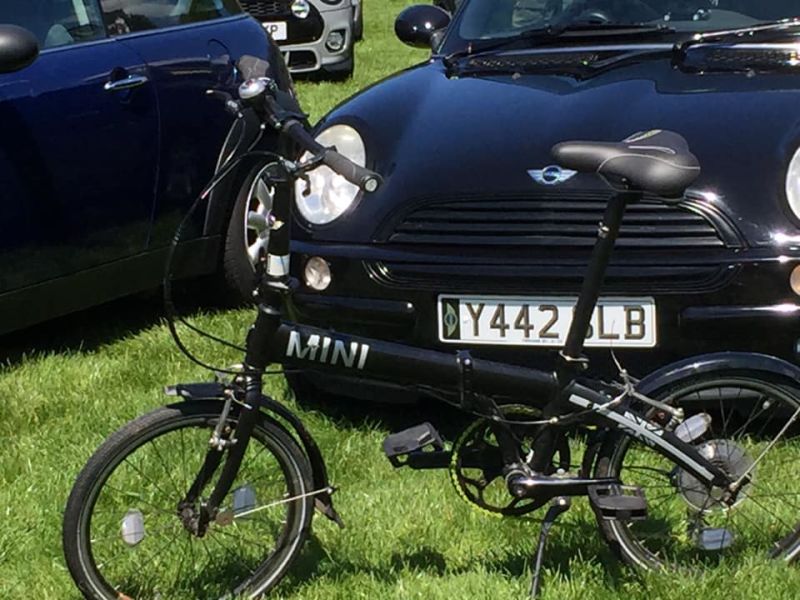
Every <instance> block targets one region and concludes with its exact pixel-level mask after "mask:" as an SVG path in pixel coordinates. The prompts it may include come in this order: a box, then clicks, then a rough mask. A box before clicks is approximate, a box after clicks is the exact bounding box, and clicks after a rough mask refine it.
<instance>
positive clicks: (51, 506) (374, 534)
mask: <svg viewBox="0 0 800 600" xmlns="http://www.w3.org/2000/svg"><path fill="white" fill-rule="evenodd" d="M405 4H407V2H404V1H400V0H369V2H367V7H366V9H367V10H366V24H367V30H366V40H365V41H364V42H363V43H362V44H361V45H360V46H359V47H358V55H357V75H356V78H355V79H354V80H352V81H350V82H346V83H343V84H335V85H334V84H326V83H314V82H300V83H298V86H297V87H298V91H299V94H300V96H301V98H302V99H303V103H304V106H305V107H306V109H307V110H309V111H310V112H311V114H312V115H313V117H314V118H317V117H319V116H321V115H322V114H323V113H324V111H325V110H326V109H327V108H328V107H330V106H332V105H334V104H335V103H337V102H339V101H340V100H342V99H344V98H346V97H347V96H348V95H350V94H351V93H353V92H355V91H356V90H357V89H360V88H362V87H363V86H364V85H366V84H368V83H370V82H372V81H375V80H377V79H379V78H380V77H382V76H385V75H386V74H388V73H390V72H392V71H394V70H397V69H399V68H403V67H404V66H407V65H409V64H412V63H413V62H415V61H419V60H422V59H423V58H424V56H425V55H424V53H422V52H419V51H413V50H410V49H408V48H406V47H404V46H402V45H401V44H400V43H399V42H398V41H396V40H395V39H394V37H393V34H392V31H393V29H392V22H393V19H394V16H395V15H396V13H397V12H398V11H399V10H400V9H401V7H402V6H403V5H405ZM158 314H159V308H158V303H157V302H155V301H147V300H142V299H141V298H136V299H131V300H128V301H125V302H122V303H116V304H113V305H110V306H109V307H104V308H100V309H95V310H93V311H87V312H85V313H83V314H80V315H77V316H74V317H70V318H67V319H63V320H61V321H59V322H56V323H51V324H46V325H44V326H40V327H37V328H34V329H31V330H28V331H25V332H21V333H19V334H16V335H13V336H6V337H5V338H2V339H0V347H2V350H0V352H2V355H4V356H6V357H7V363H6V364H5V366H4V367H3V368H2V370H0V397H1V398H2V405H1V406H2V412H1V413H0V443H2V449H0V598H2V599H11V600H17V599H27V598H36V599H45V598H47V599H51V598H52V599H70V598H77V597H78V594H77V592H76V591H75V588H74V587H73V585H72V582H71V579H70V578H69V575H68V573H67V571H66V567H65V565H64V561H63V558H62V555H61V542H60V525H61V517H62V510H63V507H64V504H65V501H66V497H67V495H68V493H69V490H70V487H71V485H72V482H73V481H74V479H75V477H76V475H77V473H78V471H79V470H80V468H81V467H82V465H83V464H84V463H85V462H86V460H87V459H88V457H89V456H90V455H91V453H92V452H93V451H94V449H95V448H96V447H97V446H98V445H99V444H100V442H101V441H102V440H103V439H104V438H105V437H106V436H107V435H108V434H109V433H110V432H111V431H113V430H114V429H116V428H117V427H119V426H121V425H122V424H123V423H124V422H125V421H127V420H128V419H130V418H132V417H134V416H136V415H138V414H140V413H142V412H143V411H146V410H150V409H152V408H155V407H157V406H159V405H161V404H162V403H164V401H165V399H164V397H163V396H162V395H161V387H162V385H164V384H167V383H173V382H177V381H186V380H202V379H206V378H207V374H206V373H205V372H204V371H203V370H202V369H200V368H198V367H195V366H194V365H192V364H191V363H189V362H188V361H186V360H185V359H184V358H183V357H182V355H181V354H179V353H178V352H177V350H176V349H175V348H174V346H173V344H172V341H171V339H170V338H169V335H168V333H167V331H166V329H165V328H164V327H163V325H162V324H161V323H160V322H159V318H158ZM252 316H253V315H252V313H251V311H234V312H228V313H219V314H197V315H196V316H195V320H196V322H197V323H198V324H199V325H201V326H202V327H203V328H206V329H208V330H211V331H214V332H216V333H218V334H220V335H222V336H223V337H226V338H228V339H233V340H240V339H243V337H244V333H245V331H246V328H247V326H248V324H249V322H250V319H251V318H252ZM192 346H193V348H195V349H196V350H198V352H200V353H201V354H202V355H203V356H205V357H206V358H208V359H209V360H213V361H214V362H215V363H217V364H225V363H232V362H236V361H238V360H239V359H240V357H239V356H238V355H237V354H236V353H235V352H227V351H221V350H220V349H219V348H218V347H216V346H213V345H211V344H209V343H205V342H201V341H199V340H192ZM271 389H272V392H273V393H274V394H275V396H276V397H278V398H279V399H282V400H284V401H286V402H287V403H288V404H289V405H290V406H292V407H293V408H295V409H296V410H297V411H298V413H299V414H300V415H301V417H302V418H303V420H304V421H305V422H306V423H307V424H308V426H309V428H310V430H311V431H312V432H313V433H314V435H315V436H316V437H317V439H318V442H319V443H320V445H321V447H322V448H323V450H324V453H325V455H326V457H327V460H328V465H329V468H330V471H331V476H332V480H333V482H334V483H335V484H336V485H337V486H338V487H339V488H340V491H339V492H338V493H337V495H336V506H337V508H338V510H339V511H340V513H341V515H342V517H343V519H344V521H345V522H346V523H347V528H346V529H345V530H343V531H340V530H338V529H337V528H336V527H335V526H333V525H332V524H331V523H329V522H328V521H326V520H325V519H323V518H317V519H316V520H315V526H314V536H313V539H312V540H311V542H310V543H309V544H308V546H307V548H306V550H305V551H304V554H303V556H302V559H301V561H300V562H299V563H298V564H297V566H296V567H295V569H294V570H293V571H292V573H291V574H290V576H289V577H288V578H287V579H286V580H285V582H284V583H283V584H282V585H281V586H280V587H279V588H278V590H277V592H276V594H275V596H276V597H279V598H286V599H298V600H299V599H303V600H306V599H320V600H321V599H348V600H349V599H356V598H363V599H370V600H372V599H384V598H386V599H398V600H405V599H412V598H420V599H425V600H429V599H437V598H441V599H448V600H450V599H453V598H458V599H461V598H476V599H484V598H486V599H488V598H493V599H495V598H496V599H505V598H508V599H512V598H513V599H518V598H524V597H526V594H527V586H528V578H529V568H530V557H531V554H532V552H533V548H534V543H535V538H536V535H537V534H538V527H537V526H536V525H535V524H534V523H531V522H526V521H515V520H500V519H494V518H489V517H486V516H484V515H482V514H479V513H477V512H475V511H473V510H472V509H471V508H470V507H469V506H467V505H466V504H465V503H463V502H462V501H461V500H460V499H459V498H458V496H457V495H456V494H455V493H454V491H453V490H452V489H451V486H450V483H449V481H448V478H447V476H446V475H445V474H444V473H441V472H413V471H408V470H398V471H395V470H393V469H392V468H391V467H390V466H389V464H388V462H387V461H386V459H385V458H384V457H383V456H382V453H381V441H382V440H383V437H384V435H385V434H386V432H387V431H389V430H391V429H393V428H396V427H398V426H399V425H401V424H410V423H413V422H414V421H417V420H423V419H424V418H429V417H430V418H434V419H437V418H438V419H439V420H448V421H449V420H450V418H451V416H452V415H450V414H449V413H445V417H446V418H445V419H442V417H441V415H439V414H429V413H428V412H423V411H422V409H419V410H418V411H408V410H407V409H405V410H396V411H392V410H385V409H382V410H376V409H374V408H373V407H369V406H367V405H363V404H357V405H354V406H352V407H349V408H347V409H345V408H342V407H338V408H337V407H331V408H329V409H325V410H322V407H315V408H308V407H298V406H296V405H295V404H294V402H293V400H292V399H291V398H289V397H288V395H287V392H286V388H285V383H284V382H283V381H282V380H276V381H273V382H272V383H271ZM414 412H419V415H417V414H413V413H414ZM410 413H412V414H410ZM545 566H546V568H547V572H546V574H545V593H544V597H545V598H551V599H559V600H568V599H579V598H580V599H586V598H592V599H611V598H631V599H642V600H644V599H646V600H660V599H664V600H666V599H674V598H704V599H705V600H713V599H720V600H722V599H725V600H738V599H741V600H745V599H748V600H749V599H751V598H787V599H788V598H797V597H798V596H800V569H797V568H792V567H786V566H783V565H780V564H774V563H770V562H767V561H762V560H759V559H753V560H749V561H746V562H745V563H736V564H731V565H727V566H725V565H723V566H721V567H718V568H715V569H711V570H708V571H706V572H705V573H703V574H700V575H694V576H688V575H682V576H680V577H678V576H675V575H671V574H651V575H647V576H646V577H643V578H639V577H637V576H636V575H635V574H633V573H631V572H630V571H628V570H626V569H623V568H620V567H619V565H618V564H617V563H616V562H615V561H614V559H613V557H612V555H611V554H610V552H609V551H608V550H607V549H606V548H605V547H604V546H603V544H602V543H601V542H600V540H599V538H598V536H597V533H596V531H595V526H594V523H593V521H592V518H591V515H590V511H589V510H588V508H587V506H586V504H585V502H584V501H583V500H578V501H577V502H576V507H575V508H574V509H573V510H572V511H570V513H569V514H568V515H567V516H566V518H565V519H564V526H562V527H557V528H556V530H555V534H554V536H553V538H552V539H551V543H550V546H549V552H548V555H547V557H546V561H545ZM165 600H166V599H165Z"/></svg>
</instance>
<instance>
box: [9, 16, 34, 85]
mask: <svg viewBox="0 0 800 600" xmlns="http://www.w3.org/2000/svg"><path fill="white" fill-rule="evenodd" d="M37 56H39V42H38V40H37V39H36V36H35V35H33V34H32V33H31V32H30V31H28V30H27V29H23V28H22V27H17V26H16V25H0V73H11V72H13V71H19V70H20V69H24V68H25V67H27V66H28V65H30V64H31V63H32V62H33V61H34V60H36V57H37Z"/></svg>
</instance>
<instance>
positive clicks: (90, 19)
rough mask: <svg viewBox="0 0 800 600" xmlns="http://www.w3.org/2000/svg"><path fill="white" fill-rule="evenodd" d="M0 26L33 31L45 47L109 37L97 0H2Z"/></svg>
mask: <svg viewBox="0 0 800 600" xmlns="http://www.w3.org/2000/svg"><path fill="white" fill-rule="evenodd" d="M0 23H6V24H12V25H19V26H20V27H24V28H25V29H27V30H29V31H31V32H32V33H33V34H34V35H35V36H36V38H37V39H38V40H39V46H40V47H41V48H54V47H57V46H66V45H69V44H76V43H80V42H87V41H91V40H96V39H99V38H102V37H104V36H105V27H104V26H103V20H102V18H101V16H100V10H99V8H98V5H97V1H96V0H0Z"/></svg>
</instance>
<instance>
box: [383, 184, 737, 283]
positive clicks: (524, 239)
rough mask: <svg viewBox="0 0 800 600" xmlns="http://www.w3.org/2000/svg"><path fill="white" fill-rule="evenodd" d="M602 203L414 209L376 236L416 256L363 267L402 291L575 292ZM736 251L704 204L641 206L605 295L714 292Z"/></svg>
mask: <svg viewBox="0 0 800 600" xmlns="http://www.w3.org/2000/svg"><path fill="white" fill-rule="evenodd" d="M608 198H609V193H606V192H604V191H569V192H562V191H557V192H556V191H554V192H544V193H540V194H537V195H525V196H498V197H493V198H486V197H482V196H477V197H469V196H460V197H456V198H452V197H451V198H444V199H443V198H438V199H424V200H421V201H417V202H413V203H410V205H409V208H408V209H406V211H405V212H404V213H402V214H400V215H398V216H396V217H395V218H393V219H391V220H390V221H389V222H387V223H385V224H384V226H383V227H382V228H381V229H380V230H379V231H378V235H377V236H376V241H380V242H388V243H391V244H397V246H396V247H398V248H404V249H407V250H408V251H409V253H410V254H409V256H412V255H413V257H412V258H408V259H401V260H396V261H388V262H387V261H383V262H375V263H370V264H368V265H367V268H368V270H369V271H370V273H371V275H372V276H373V277H374V278H375V279H377V280H378V281H381V282H382V283H384V284H386V285H390V286H399V287H410V288H427V289H434V288H436V286H437V285H438V286H441V285H442V284H443V283H444V282H448V286H447V287H448V289H454V288H453V286H455V287H459V288H464V289H473V288H475V287H476V286H477V287H481V286H485V285H486V284H487V283H488V282H490V281H491V286H492V288H493V289H498V290H511V289H514V290H518V291H525V290H526V289H530V286H531V285H535V286H540V287H541V289H542V290H575V289H578V288H579V287H580V282H581V281H582V279H583V274H584V271H585V268H586V264H587V262H588V260H589V255H590V252H591V249H592V246H593V245H594V243H595V240H596V239H597V228H598V224H599V223H600V221H601V220H602V218H603V214H604V211H605V207H606V204H607V201H608ZM741 245H742V240H741V238H740V237H739V235H738V233H737V231H736V229H735V228H734V227H733V226H732V225H731V224H730V223H729V222H728V221H727V219H726V218H725V217H724V216H723V215H722V214H721V213H719V212H718V210H717V209H716V208H715V207H713V206H711V205H710V204H709V203H707V202H704V201H701V200H699V199H691V198H690V199H686V200H684V201H682V202H681V203H679V204H674V203H673V204H666V203H664V202H659V201H657V199H656V198H652V197H651V198H646V199H645V200H644V201H643V202H640V203H637V204H633V205H630V206H629V207H628V210H627V211H626V214H625V218H624V220H623V225H622V229H621V233H620V238H619V240H618V243H617V249H616V250H615V253H614V257H613V259H612V266H611V268H610V269H609V273H608V279H607V284H608V285H607V287H608V289H611V290H616V291H631V290H636V289H639V290H641V289H642V282H645V281H646V282H647V286H648V287H647V288H646V290H653V291H655V290H656V289H658V290H662V289H663V290H668V291H671V292H679V291H685V290H701V289H702V290H710V289H714V288H717V287H719V286H721V285H723V284H724V282H725V281H726V280H727V277H728V276H731V275H732V274H733V273H732V270H731V269H728V268H726V267H724V266H720V260H719V258H718V257H719V253H720V252H724V253H727V252H726V251H727V250H729V249H730V248H736V247H740V246H741ZM712 255H716V256H717V258H716V259H713V258H709V257H711V256H712ZM439 289H441V287H440V288H439Z"/></svg>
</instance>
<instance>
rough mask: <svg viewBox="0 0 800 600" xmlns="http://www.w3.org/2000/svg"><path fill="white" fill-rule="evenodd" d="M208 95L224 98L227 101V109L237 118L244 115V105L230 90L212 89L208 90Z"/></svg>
mask: <svg viewBox="0 0 800 600" xmlns="http://www.w3.org/2000/svg"><path fill="white" fill-rule="evenodd" d="M206 96H213V97H214V98H219V99H220V100H222V101H223V102H224V103H225V110H226V111H227V112H228V113H230V114H231V115H233V116H234V117H236V118H237V119H241V118H242V117H243V116H244V115H243V114H242V111H243V110H244V106H243V105H242V103H241V102H240V101H239V100H236V99H235V98H234V97H233V96H232V95H231V94H229V93H228V92H224V91H222V90H213V89H210V90H206Z"/></svg>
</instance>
